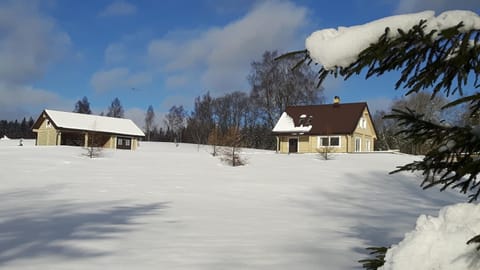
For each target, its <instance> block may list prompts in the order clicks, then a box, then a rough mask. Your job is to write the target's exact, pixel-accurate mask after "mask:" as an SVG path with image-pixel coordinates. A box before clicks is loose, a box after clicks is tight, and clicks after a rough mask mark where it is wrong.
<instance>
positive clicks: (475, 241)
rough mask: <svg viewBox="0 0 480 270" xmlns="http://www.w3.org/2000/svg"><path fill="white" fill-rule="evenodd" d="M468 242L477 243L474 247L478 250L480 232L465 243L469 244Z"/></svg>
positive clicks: (479, 246)
mask: <svg viewBox="0 0 480 270" xmlns="http://www.w3.org/2000/svg"><path fill="white" fill-rule="evenodd" d="M470 244H478V246H477V248H476V249H477V250H478V251H480V234H479V235H477V236H474V237H473V238H471V239H470V240H468V241H467V245H470Z"/></svg>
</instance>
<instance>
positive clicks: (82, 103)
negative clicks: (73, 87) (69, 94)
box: [73, 97, 92, 114]
mask: <svg viewBox="0 0 480 270" xmlns="http://www.w3.org/2000/svg"><path fill="white" fill-rule="evenodd" d="M73 112H76V113H84V114H92V110H90V102H88V98H87V97H83V98H82V99H81V100H79V101H77V103H75V109H74V110H73Z"/></svg>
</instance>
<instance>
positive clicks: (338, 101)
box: [333, 96, 340, 104]
mask: <svg viewBox="0 0 480 270" xmlns="http://www.w3.org/2000/svg"><path fill="white" fill-rule="evenodd" d="M339 103H340V97H339V96H335V97H334V98H333V104H339Z"/></svg>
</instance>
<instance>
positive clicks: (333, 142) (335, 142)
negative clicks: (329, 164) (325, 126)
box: [330, 137, 340, 146]
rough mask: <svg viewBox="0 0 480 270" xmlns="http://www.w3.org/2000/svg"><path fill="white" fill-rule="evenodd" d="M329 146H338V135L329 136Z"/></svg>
mask: <svg viewBox="0 0 480 270" xmlns="http://www.w3.org/2000/svg"><path fill="white" fill-rule="evenodd" d="M330 146H340V137H330Z"/></svg>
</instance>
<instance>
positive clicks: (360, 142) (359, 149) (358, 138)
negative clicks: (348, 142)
mask: <svg viewBox="0 0 480 270" xmlns="http://www.w3.org/2000/svg"><path fill="white" fill-rule="evenodd" d="M357 141H358V149H357ZM354 142H355V145H354V152H362V138H360V137H355V139H354Z"/></svg>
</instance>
